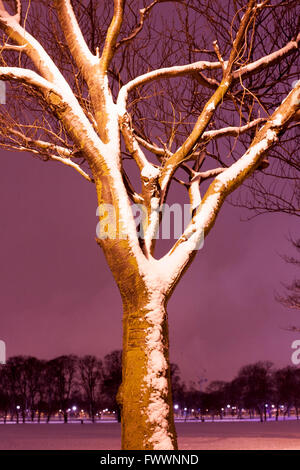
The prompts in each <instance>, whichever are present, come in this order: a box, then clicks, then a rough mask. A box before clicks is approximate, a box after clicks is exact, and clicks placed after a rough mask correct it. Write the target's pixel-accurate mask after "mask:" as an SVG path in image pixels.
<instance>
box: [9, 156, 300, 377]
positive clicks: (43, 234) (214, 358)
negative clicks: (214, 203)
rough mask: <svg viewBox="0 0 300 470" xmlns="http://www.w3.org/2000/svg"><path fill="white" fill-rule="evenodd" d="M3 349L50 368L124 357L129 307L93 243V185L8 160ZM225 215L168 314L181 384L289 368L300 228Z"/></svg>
mask: <svg viewBox="0 0 300 470" xmlns="http://www.w3.org/2000/svg"><path fill="white" fill-rule="evenodd" d="M0 158H1V169H2V171H1V174H0V187H1V200H0V210H1V220H2V224H1V228H0V246H1V249H0V265H1V271H0V276H1V278H0V296H1V297H0V298H1V324H0V326H1V327H0V339H3V340H5V341H6V345H7V355H8V356H12V355H16V354H25V355H35V356H37V357H40V358H52V357H54V356H57V355H61V354H69V353H75V354H79V355H83V354H95V355H97V356H99V357H103V355H104V354H106V353H108V352H110V351H112V350H113V349H116V348H121V327H122V323H121V315H122V313H121V300H120V296H119V293H118V290H117V287H116V286H115V284H114V281H113V278H112V275H111V274H110V271H109V269H108V267H107V266H106V262H105V259H104V256H103V254H102V253H101V250H100V249H99V247H98V246H97V244H96V242H95V228H96V223H97V219H96V195H95V190H94V187H93V185H91V184H89V183H87V182H86V181H84V180H83V179H81V178H80V177H79V175H77V174H76V173H75V172H74V171H73V170H72V169H70V168H66V167H64V166H60V165H59V164H55V163H52V162H48V163H42V162H40V161H39V160H37V159H34V158H33V157H31V156H30V155H28V154H25V153H19V154H14V153H10V152H5V151H3V150H1V153H0ZM246 214H249V213H246V212H245V211H242V210H241V209H236V208H233V207H231V206H229V205H228V204H225V205H224V206H223V209H222V211H221V213H220V215H219V217H218V220H217V222H216V224H215V227H214V228H213V230H212V231H211V233H210V235H209V237H208V238H207V240H206V242H205V246H204V249H202V250H201V251H200V252H199V254H198V256H197V258H196V260H195V261H194V263H193V265H192V266H191V267H190V269H189V271H188V272H187V273H186V274H185V277H184V278H183V279H182V281H181V283H180V284H179V285H178V287H177V290H176V291H175V294H174V295H173V297H172V298H171V300H170V302H169V306H168V312H169V320H170V332H171V360H172V361H173V362H177V363H178V365H179V366H180V368H181V372H182V376H183V377H184V378H185V379H187V380H189V379H191V380H197V379H199V377H201V376H203V375H205V377H207V378H208V380H215V379H220V380H227V379H231V378H232V377H233V376H234V375H235V374H236V373H237V371H238V369H239V367H240V366H242V365H245V364H247V363H252V362H255V361H258V360H270V361H272V362H274V363H275V365H276V366H284V365H291V359H290V357H291V353H292V349H291V343H292V341H293V340H294V339H299V338H300V333H298V334H297V333H291V332H288V331H286V330H284V329H283V328H284V327H286V326H289V325H292V324H297V322H298V324H300V316H299V313H298V314H297V312H293V311H292V310H288V309H286V308H285V307H283V306H282V305H280V304H278V303H277V302H276V300H275V299H274V294H275V291H276V290H277V291H280V289H281V282H290V281H291V280H292V279H293V277H294V276H295V275H296V271H295V268H293V266H290V265H286V264H285V262H284V261H283V260H282V258H281V257H280V254H284V253H293V250H292V248H291V246H290V243H289V241H288V240H287V237H288V235H289V233H291V234H292V235H294V236H297V235H298V234H299V233H297V224H298V221H297V220H295V219H293V218H292V217H288V216H286V215H281V214H266V215H264V216H260V217H256V218H254V219H253V220H251V221H248V222H241V221H240V218H241V217H242V216H244V217H245V216H246Z"/></svg>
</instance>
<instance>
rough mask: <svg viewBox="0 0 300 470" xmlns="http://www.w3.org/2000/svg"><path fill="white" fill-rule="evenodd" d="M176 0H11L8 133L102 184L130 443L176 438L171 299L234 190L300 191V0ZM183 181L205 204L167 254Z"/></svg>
mask: <svg viewBox="0 0 300 470" xmlns="http://www.w3.org/2000/svg"><path fill="white" fill-rule="evenodd" d="M165 4H166V0H153V1H152V2H149V3H147V2H146V1H144V0H135V1H130V0H128V1H127V2H126V5H125V1H124V0H114V1H110V2H95V1H93V0H89V1H88V0H86V1H82V0H81V1H79V0H73V1H72V3H71V0H55V1H53V2H48V1H47V2H45V1H39V2H34V1H29V2H28V1H23V0H14V1H6V2H3V1H0V26H1V28H2V31H3V37H2V41H3V42H2V45H1V62H2V66H1V67H0V78H1V79H2V80H5V81H7V82H8V85H7V104H6V105H3V106H1V110H0V112H1V118H0V131H1V145H2V147H3V148H6V149H12V150H20V151H26V152H31V153H32V154H33V155H36V156H38V157H40V158H41V159H43V160H49V161H56V162H60V163H62V164H65V165H67V166H69V167H70V168H72V169H74V170H76V171H77V172H78V173H79V174H80V175H81V176H82V177H84V178H85V179H86V180H87V181H88V182H90V183H93V184H94V185H95V190H96V193H97V198H98V203H99V209H98V215H99V219H100V229H99V230H98V243H99V245H100V246H101V248H102V249H103V251H104V254H105V257H106V259H107V262H108V264H109V267H110V269H111V271H112V273H113V276H114V278H115V281H116V283H117V285H118V287H119V290H120V293H121V297H122V300H123V305H124V319H123V325H124V335H123V338H124V342H123V378H122V386H121V388H120V391H119V393H118V397H119V401H120V405H121V408H122V447H123V449H174V448H177V441H176V433H175V426H174V420H173V406H172V398H171V387H170V367H169V339H168V318H167V313H166V304H167V301H168V299H169V298H170V296H171V294H172V292H173V291H174V289H175V286H176V285H177V283H178V282H179V280H180V279H181V277H182V275H183V273H184V272H185V270H186V269H187V268H188V266H189V265H190V263H191V262H192V261H193V259H194V257H195V255H196V253H197V251H198V248H199V247H200V246H201V243H202V239H203V236H207V235H208V233H209V231H210V230H211V228H212V226H213V225H214V223H215V220H216V217H217V215H218V213H219V211H220V209H221V207H222V205H223V202H224V200H225V199H226V198H227V196H228V195H229V194H230V193H232V192H233V191H234V190H235V189H236V188H238V187H239V186H241V185H242V183H244V182H245V180H247V179H248V178H249V177H251V178H250V179H248V180H247V182H248V183H247V184H248V185H250V189H251V190H252V194H254V195H255V197H256V199H255V200H256V201H257V208H258V210H260V209H261V208H262V207H265V206H266V204H265V200H263V201H261V198H260V196H259V195H260V194H263V196H264V198H265V199H266V200H267V202H268V204H267V207H266V208H267V209H269V210H272V208H273V205H272V201H273V197H276V198H277V199H276V201H280V204H281V205H282V206H284V207H286V204H292V205H293V204H295V201H296V199H295V198H296V192H295V175H296V172H297V171H298V169H299V166H298V161H297V160H296V157H295V155H296V154H295V153H294V150H295V148H296V147H295V145H297V141H296V138H297V136H296V130H297V125H298V120H299V107H300V91H299V90H300V84H299V82H296V76H297V75H296V73H297V60H298V58H299V56H298V44H299V39H300V34H299V32H298V15H297V8H298V2H296V1H293V0H289V1H285V2H282V1H276V0H274V1H271V0H263V1H261V2H257V1H256V0H249V1H248V2H246V1H245V2H244V1H242V0H232V1H227V2H226V1H225V2H224V1H215V2H209V1H207V0H197V1H196V0H190V1H187V0H177V1H175V0H174V1H170V2H168V4H167V8H166V7H165ZM267 154H268V157H267ZM271 157H272V158H271ZM131 163H133V164H135V165H136V167H137V168H138V170H139V177H138V178H132V177H130V175H132V174H133V171H134V170H133V169H132V168H133V167H131V166H130V165H131ZM263 172H265V173H264V174H263ZM262 175H263V176H262ZM279 177H280V179H279ZM137 180H138V181H137ZM272 181H275V183H276V185H275V186H274V183H272ZM282 182H284V183H288V182H289V183H290V184H289V186H288V188H289V189H287V186H286V185H285V184H284V185H282ZM171 183H172V184H173V183H174V185H178V189H179V188H180V187H181V188H182V189H184V188H185V189H186V190H187V194H188V196H189V200H190V204H191V209H192V210H191V219H190V222H189V223H188V225H187V227H186V228H185V229H184V230H183V232H182V234H181V236H180V237H179V238H178V240H177V241H176V242H175V243H174V245H173V246H172V247H171V249H170V251H169V252H168V253H166V254H165V255H164V256H163V257H161V258H160V259H156V258H155V257H154V249H155V239H156V233H157V230H158V227H159V224H160V222H161V220H162V217H161V213H162V208H163V207H164V204H165V203H166V200H167V196H168V195H169V189H170V186H171ZM138 186H140V188H141V189H137V187H138ZM251 187H252V188H251ZM200 188H201V193H202V196H203V197H201V195H200V194H201V193H200ZM179 192H180V191H179ZM179 192H178V194H179ZM180 194H181V192H180ZM266 195H267V196H266ZM291 198H292V199H291ZM291 200H292V201H294V202H290V201H291ZM131 202H134V203H136V204H139V206H142V209H143V211H144V214H145V217H144V220H143V223H141V224H140V226H139V227H137V226H136V220H135V218H134V211H133V209H132V207H131ZM252 206H253V204H252ZM110 207H111V208H112V209H113V214H114V217H113V218H112V219H113V222H115V223H111V220H110V219H109V218H108V217H107V213H108V212H109V208H110ZM293 207H294V205H293ZM141 227H142V230H141ZM141 232H142V235H143V236H140V233H141Z"/></svg>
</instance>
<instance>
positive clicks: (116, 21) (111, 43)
mask: <svg viewBox="0 0 300 470" xmlns="http://www.w3.org/2000/svg"><path fill="white" fill-rule="evenodd" d="M124 4H125V0H114V14H113V18H112V21H111V23H110V25H109V28H108V31H107V35H106V39H105V44H104V48H103V52H102V55H101V69H102V70H103V72H107V70H108V67H109V64H110V62H111V60H112V58H113V56H114V51H115V47H116V43H117V39H118V35H119V32H120V29H121V26H122V21H123V15H124Z"/></svg>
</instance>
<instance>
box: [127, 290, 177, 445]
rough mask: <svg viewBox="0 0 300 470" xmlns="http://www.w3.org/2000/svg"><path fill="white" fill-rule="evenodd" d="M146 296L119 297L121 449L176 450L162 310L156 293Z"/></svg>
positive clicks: (165, 327) (165, 331)
mask: <svg viewBox="0 0 300 470" xmlns="http://www.w3.org/2000/svg"><path fill="white" fill-rule="evenodd" d="M146 297H147V300H145V297H144V299H139V300H137V299H135V301H134V302H128V299H125V301H124V319H123V328H124V330H123V379H122V385H121V387H120V390H119V393H118V402H119V404H120V406H121V410H122V411H121V412H122V449H124V450H149V449H166V450H168V449H177V439H176V431H175V425H174V416H173V405H172V397H171V377H170V367H169V352H168V351H169V335H168V321H167V313H166V310H165V306H164V301H160V300H158V299H157V297H159V296H155V294H153V295H150V300H149V295H147V296H146ZM163 300H164V299H163Z"/></svg>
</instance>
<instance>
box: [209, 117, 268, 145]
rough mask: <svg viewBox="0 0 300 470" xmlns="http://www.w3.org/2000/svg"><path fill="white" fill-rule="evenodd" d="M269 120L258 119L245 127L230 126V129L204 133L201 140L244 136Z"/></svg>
mask: <svg viewBox="0 0 300 470" xmlns="http://www.w3.org/2000/svg"><path fill="white" fill-rule="evenodd" d="M266 120H267V119H266V118H257V119H254V120H253V121H251V122H249V123H248V124H245V125H244V126H240V127H239V126H229V127H224V128H222V129H216V130H212V131H206V132H203V134H202V137H201V140H206V139H218V138H220V137H226V136H233V137H237V136H239V135H240V134H244V133H245V132H247V131H249V130H250V129H253V127H256V126H258V125H260V124H262V123H263V122H265V121H266Z"/></svg>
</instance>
